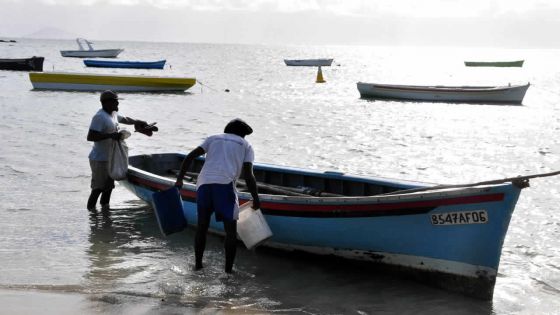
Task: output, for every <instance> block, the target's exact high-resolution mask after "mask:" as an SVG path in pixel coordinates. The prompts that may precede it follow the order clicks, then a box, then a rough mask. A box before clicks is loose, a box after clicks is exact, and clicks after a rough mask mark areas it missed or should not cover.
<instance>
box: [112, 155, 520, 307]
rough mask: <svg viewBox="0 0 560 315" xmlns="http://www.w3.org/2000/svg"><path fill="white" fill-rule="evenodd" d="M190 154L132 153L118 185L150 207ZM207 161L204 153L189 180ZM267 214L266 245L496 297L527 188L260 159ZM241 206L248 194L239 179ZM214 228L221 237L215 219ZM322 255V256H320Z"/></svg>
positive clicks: (189, 207) (190, 193)
mask: <svg viewBox="0 0 560 315" xmlns="http://www.w3.org/2000/svg"><path fill="white" fill-rule="evenodd" d="M184 158H185V155H183V154H174V153H164V154H147V155H136V156H131V157H130V158H129V167H128V176H127V178H126V180H123V181H121V182H120V183H121V184H123V185H124V186H125V187H126V188H128V189H129V190H130V191H131V192H132V193H134V194H136V195H137V196H138V197H139V198H141V199H143V200H145V201H146V202H148V203H151V202H152V200H153V196H154V193H155V192H158V191H162V190H165V189H167V188H169V187H172V186H173V185H174V183H175V179H176V176H177V172H178V170H179V169H180V167H181V162H182V161H183V159H184ZM203 163H204V160H203V159H197V160H195V161H194V162H193V164H192V165H191V169H190V170H189V173H188V176H189V177H192V178H196V177H197V176H198V174H199V172H200V170H201V168H202V165H203ZM254 169H255V170H254V172H255V177H256V178H257V185H258V187H259V190H260V191H261V195H260V196H261V197H260V198H261V210H262V213H263V214H264V216H265V217H266V221H267V222H268V225H269V226H270V229H271V230H272V233H273V236H272V238H271V239H270V240H269V241H267V242H265V243H264V244H263V246H269V247H274V248H279V249H285V250H290V251H291V250H297V251H305V252H310V253H314V254H323V255H336V256H340V257H344V258H349V259H356V260H363V261H366V262H369V263H371V264H384V265H388V266H393V267H394V270H396V271H397V272H398V273H399V274H407V275H412V276H413V277H414V278H416V279H421V280H424V281H426V282H428V283H431V284H435V285H437V286H440V287H443V288H446V289H449V290H452V291H457V292H462V293H464V294H467V295H470V296H474V297H478V298H481V299H486V300H489V299H492V293H493V290H494V284H495V282H496V277H497V276H498V266H499V262H500V255H501V252H502V244H503V241H504V238H505V236H506V232H507V229H508V225H509V222H510V218H511V216H512V213H513V210H514V208H515V204H516V203H517V199H518V197H519V194H520V192H521V188H522V187H524V186H523V185H515V184H513V183H511V182H503V183H492V184H486V183H480V185H479V184H473V185H468V186H465V187H455V188H453V187H445V186H441V187H440V189H437V187H434V188H436V189H433V190H431V191H430V190H426V189H430V188H428V187H430V186H433V184H426V183H417V182H409V181H404V180H397V179H387V178H381V177H373V176H372V177H365V176H354V175H348V174H343V173H338V172H322V171H317V170H306V169H298V168H294V167H288V166H276V165H271V164H260V163H255V164H254ZM192 178H191V179H190V180H189V179H186V180H185V181H184V184H183V186H182V187H181V189H180V195H181V198H182V201H183V212H184V215H185V217H186V218H187V222H189V223H190V224H196V220H197V219H196V218H197V217H196V197H197V195H196V184H195V183H194V181H193V179H192ZM237 185H238V190H239V193H238V196H239V203H240V204H243V203H245V202H247V201H248V200H250V199H251V195H250V194H249V192H247V188H246V185H245V183H244V181H238V182H237ZM210 231H212V232H215V233H223V226H222V224H220V223H219V222H216V221H215V220H214V219H212V222H211V223H210ZM317 261H320V260H317Z"/></svg>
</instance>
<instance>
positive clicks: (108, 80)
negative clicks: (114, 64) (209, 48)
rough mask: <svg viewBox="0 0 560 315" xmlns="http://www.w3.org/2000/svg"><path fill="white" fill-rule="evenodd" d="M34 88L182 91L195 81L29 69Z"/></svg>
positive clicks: (193, 79)
mask: <svg viewBox="0 0 560 315" xmlns="http://www.w3.org/2000/svg"><path fill="white" fill-rule="evenodd" d="M29 79H30V80H31V84H32V85H33V88H34V89H36V90H66V91H104V90H113V91H121V92H122V91H126V92H182V91H186V90H187V89H189V88H190V87H191V86H193V85H195V84H196V79H195V78H177V77H154V76H140V75H135V76H133V75H109V74H89V73H64V72H30V73H29Z"/></svg>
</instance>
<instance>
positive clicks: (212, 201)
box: [196, 182, 239, 221]
mask: <svg viewBox="0 0 560 315" xmlns="http://www.w3.org/2000/svg"><path fill="white" fill-rule="evenodd" d="M196 208H197V212H198V217H199V218H201V217H204V218H207V219H209V218H210V216H211V215H212V213H213V212H216V221H235V220H237V218H238V214H239V210H238V209H239V205H238V201H237V193H236V192H235V188H234V187H233V182H232V183H229V184H204V185H202V186H200V187H198V190H197V191H196Z"/></svg>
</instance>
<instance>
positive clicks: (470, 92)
mask: <svg viewBox="0 0 560 315" xmlns="http://www.w3.org/2000/svg"><path fill="white" fill-rule="evenodd" d="M357 85H358V91H359V92H360V95H361V97H363V98H379V99H396V100H407V101H430V102H465V103H490V104H492V103H504V104H521V102H522V101H523V98H524V97H525V93H526V92H527V89H528V88H529V83H527V84H525V85H506V86H441V85H437V86H424V85H392V84H378V83H363V82H358V83H357Z"/></svg>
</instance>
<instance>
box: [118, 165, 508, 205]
mask: <svg viewBox="0 0 560 315" xmlns="http://www.w3.org/2000/svg"><path fill="white" fill-rule="evenodd" d="M140 156H141V155H140ZM259 166H260V164H254V167H255V169H258V168H259ZM277 167H279V168H281V167H280V166H277ZM292 170H298V169H292ZM299 170H300V171H303V172H305V173H307V174H309V175H320V174H324V173H317V174H314V173H313V172H309V173H308V171H309V170H305V169H299ZM128 172H129V174H132V175H136V176H138V177H140V178H143V179H144V180H147V181H151V182H153V183H155V184H159V185H162V187H161V188H165V187H170V186H173V184H174V183H175V181H174V180H173V179H171V178H169V177H165V176H161V175H158V174H156V173H151V172H149V171H146V170H143V169H141V168H138V167H135V166H131V165H129V169H128ZM355 178H357V179H360V178H361V177H355ZM339 179H347V180H353V179H354V177H353V176H348V175H340V177H339ZM361 179H362V180H365V179H366V178H365V177H364V178H361ZM377 179H381V180H383V179H382V178H376V177H370V178H369V180H370V182H371V181H372V180H377ZM385 180H388V179H385ZM395 181H396V182H397V183H398V180H395ZM434 186H435V184H434ZM507 186H512V184H511V183H502V184H492V185H480V186H474V187H464V188H438V189H435V190H433V191H427V192H410V193H406V192H404V190H403V193H398V191H397V192H394V193H392V194H390V195H384V194H378V195H370V196H341V197H330V196H329V197H327V196H322V197H316V196H287V195H273V194H263V193H259V195H262V196H263V197H262V198H261V199H262V200H263V201H268V200H270V201H276V202H288V203H298V204H316V203H321V204H340V205H348V204H356V205H358V204H368V203H369V204H371V203H384V202H394V203H399V202H409V201H410V200H422V201H430V200H437V199H441V198H455V197H466V196H472V195H477V194H485V193H488V192H489V191H490V190H491V189H492V188H505V187H507ZM425 187H430V186H429V185H426V186H425ZM181 190H182V191H183V190H187V191H191V192H196V184H195V183H190V182H187V183H184V184H183V186H182V188H181ZM497 193H498V192H497ZM502 193H503V192H502ZM239 197H240V199H244V200H250V199H251V195H250V193H248V192H239Z"/></svg>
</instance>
